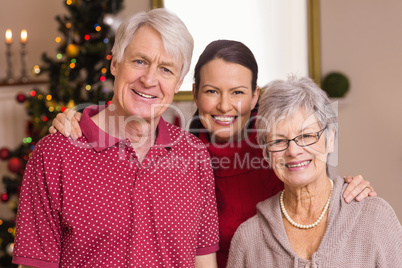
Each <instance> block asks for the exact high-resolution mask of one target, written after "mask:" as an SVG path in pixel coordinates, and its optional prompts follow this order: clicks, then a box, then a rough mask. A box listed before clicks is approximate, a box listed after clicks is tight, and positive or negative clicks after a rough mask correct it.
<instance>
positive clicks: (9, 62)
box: [4, 43, 15, 84]
mask: <svg viewBox="0 0 402 268" xmlns="http://www.w3.org/2000/svg"><path fill="white" fill-rule="evenodd" d="M12 56H13V55H12V52H11V43H7V44H6V59H7V72H6V78H5V79H4V82H5V83H8V84H12V83H14V82H15V80H14V74H13V64H12V62H13V61H12Z"/></svg>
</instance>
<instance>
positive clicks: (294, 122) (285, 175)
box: [267, 109, 334, 187]
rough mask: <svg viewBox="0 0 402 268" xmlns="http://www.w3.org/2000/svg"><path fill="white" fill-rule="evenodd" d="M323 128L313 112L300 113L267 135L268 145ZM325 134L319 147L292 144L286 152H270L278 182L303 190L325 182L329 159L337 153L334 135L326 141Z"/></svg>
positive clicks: (285, 119)
mask: <svg viewBox="0 0 402 268" xmlns="http://www.w3.org/2000/svg"><path fill="white" fill-rule="evenodd" d="M324 127H325V126H321V125H320V124H319V123H318V122H317V118H316V117H315V115H312V113H311V112H306V111H305V110H304V109H299V111H298V112H296V113H295V114H294V115H293V116H291V117H289V118H284V119H282V120H280V121H279V122H278V123H277V124H276V125H275V127H274V128H273V131H271V132H270V133H269V134H268V136H267V141H272V140H280V139H293V138H295V137H296V136H299V135H302V134H303V135H305V134H308V133H316V132H318V131H320V130H321V129H323V128H324ZM326 131H328V130H326ZM325 134H326V132H325V131H324V132H323V134H322V135H321V137H320V139H319V141H318V142H317V143H315V144H312V145H309V146H306V147H300V146H298V145H297V144H296V143H295V142H294V141H290V143H289V147H288V148H287V149H286V150H284V151H281V152H270V153H269V154H270V160H271V166H272V167H273V169H274V171H275V174H276V175H277V176H278V178H279V179H280V180H282V181H283V182H284V183H285V184H287V185H289V186H293V187H302V186H305V185H308V184H310V183H312V182H314V181H316V180H318V179H322V178H326V177H327V174H326V165H327V156H328V153H331V152H332V151H333V150H334V139H333V135H332V134H331V135H330V140H328V141H327V140H326V135H325ZM327 143H328V146H327Z"/></svg>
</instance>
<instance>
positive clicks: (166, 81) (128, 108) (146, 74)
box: [111, 26, 183, 121]
mask: <svg viewBox="0 0 402 268" xmlns="http://www.w3.org/2000/svg"><path fill="white" fill-rule="evenodd" d="M182 66H183V63H182V62H178V61H177V60H175V59H173V57H172V56H170V55H168V54H167V53H166V51H165V48H164V45H163V42H162V38H161V36H160V34H159V32H157V31H156V30H155V29H154V28H152V27H150V26H142V27H141V28H139V29H138V30H137V32H136V33H135V34H134V36H133V38H132V39H131V42H130V44H129V45H128V46H127V48H126V50H125V52H124V57H123V60H122V61H121V62H119V63H118V62H116V61H115V60H114V59H113V60H112V65H111V72H112V74H113V75H114V76H115V84H114V96H113V100H112V104H114V105H115V107H116V112H117V113H118V114H120V115H122V116H125V117H128V116H135V117H140V118H142V119H144V120H146V121H151V120H153V119H159V118H160V116H161V115H162V113H163V112H164V111H165V110H166V109H167V108H168V106H169V105H170V104H171V103H172V102H173V97H174V94H175V93H177V92H178V90H179V88H180V86H181V84H182V82H183V81H182V80H181V81H180V80H179V79H180V72H181V69H182Z"/></svg>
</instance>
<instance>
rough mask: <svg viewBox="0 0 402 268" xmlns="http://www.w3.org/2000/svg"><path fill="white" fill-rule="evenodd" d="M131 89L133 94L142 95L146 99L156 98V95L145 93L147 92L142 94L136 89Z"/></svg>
mask: <svg viewBox="0 0 402 268" xmlns="http://www.w3.org/2000/svg"><path fill="white" fill-rule="evenodd" d="M132 91H133V92H134V93H135V94H137V95H139V96H141V97H143V98H146V99H156V96H151V95H147V94H144V93H140V92H138V91H135V90H134V89H132Z"/></svg>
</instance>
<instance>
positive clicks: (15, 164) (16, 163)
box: [8, 157, 24, 174]
mask: <svg viewBox="0 0 402 268" xmlns="http://www.w3.org/2000/svg"><path fill="white" fill-rule="evenodd" d="M23 167H24V165H23V163H22V160H21V159H20V158H18V157H12V158H11V159H10V161H9V162H8V170H10V171H11V172H14V173H17V174H18V173H21V171H22V169H23Z"/></svg>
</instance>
